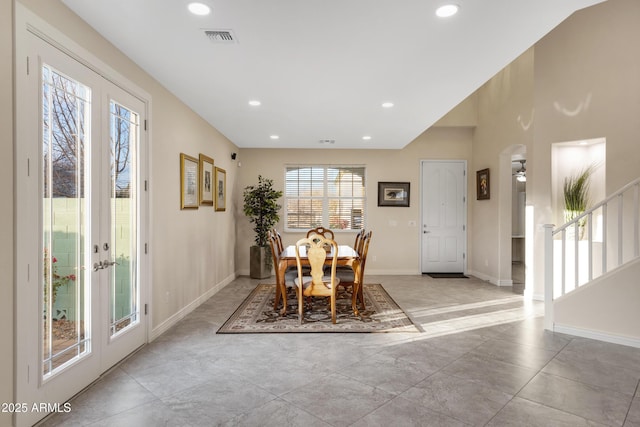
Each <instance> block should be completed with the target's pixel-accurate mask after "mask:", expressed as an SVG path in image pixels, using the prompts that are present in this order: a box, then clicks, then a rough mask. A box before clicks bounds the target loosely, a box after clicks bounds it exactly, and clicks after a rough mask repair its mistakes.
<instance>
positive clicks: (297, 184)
mask: <svg viewBox="0 0 640 427" xmlns="http://www.w3.org/2000/svg"><path fill="white" fill-rule="evenodd" d="M365 201H366V198H365V167H364V166H322V165H319V166H308V165H305V166H287V168H286V177H285V216H286V218H285V227H286V229H288V230H309V229H310V228H315V227H319V226H323V227H327V228H330V229H332V230H360V229H362V228H364V219H365V209H364V207H365Z"/></svg>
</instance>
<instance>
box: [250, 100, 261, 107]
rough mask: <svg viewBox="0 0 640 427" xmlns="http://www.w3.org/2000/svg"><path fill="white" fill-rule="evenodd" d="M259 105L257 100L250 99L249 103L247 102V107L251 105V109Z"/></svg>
mask: <svg viewBox="0 0 640 427" xmlns="http://www.w3.org/2000/svg"><path fill="white" fill-rule="evenodd" d="M260 104H261V102H260V101H258V100H257V99H252V100H251V101H249V105H251V106H252V107H257V106H259V105H260Z"/></svg>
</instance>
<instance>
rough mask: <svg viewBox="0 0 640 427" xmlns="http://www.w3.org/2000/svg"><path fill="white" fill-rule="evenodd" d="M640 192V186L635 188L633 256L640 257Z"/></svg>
mask: <svg viewBox="0 0 640 427" xmlns="http://www.w3.org/2000/svg"><path fill="white" fill-rule="evenodd" d="M639 192H640V184H636V185H635V186H634V187H633V256H634V257H636V258H637V257H639V256H640V230H639V225H638V219H639V218H640V205H639V204H638V199H639V196H638V193H639Z"/></svg>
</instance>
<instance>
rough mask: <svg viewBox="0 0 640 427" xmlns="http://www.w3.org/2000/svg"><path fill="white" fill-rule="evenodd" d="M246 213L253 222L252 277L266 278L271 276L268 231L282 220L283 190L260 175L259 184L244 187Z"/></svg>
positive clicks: (250, 259)
mask: <svg viewBox="0 0 640 427" xmlns="http://www.w3.org/2000/svg"><path fill="white" fill-rule="evenodd" d="M243 195H244V214H245V215H246V216H247V217H248V218H249V222H252V223H253V231H255V233H256V235H255V245H254V246H251V248H250V258H249V267H250V273H249V275H250V276H251V278H252V279H264V278H266V277H269V276H271V264H272V262H271V252H270V249H269V244H268V241H267V233H268V232H269V230H271V229H272V228H273V227H274V226H275V225H276V224H277V223H278V221H279V220H280V217H279V216H278V211H279V210H280V208H281V206H280V205H279V204H278V203H277V201H278V199H279V198H280V197H282V191H277V190H274V189H273V181H272V180H270V179H266V178H263V177H262V176H261V175H258V185H250V186H248V187H246V188H245V189H244V193H243Z"/></svg>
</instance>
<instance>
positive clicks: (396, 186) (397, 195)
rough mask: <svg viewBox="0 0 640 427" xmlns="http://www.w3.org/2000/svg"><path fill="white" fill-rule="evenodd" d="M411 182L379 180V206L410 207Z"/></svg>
mask: <svg viewBox="0 0 640 427" xmlns="http://www.w3.org/2000/svg"><path fill="white" fill-rule="evenodd" d="M410 188H411V183H409V182H378V206H402V207H409V196H410V191H409V190H410Z"/></svg>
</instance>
